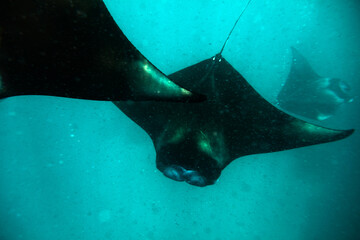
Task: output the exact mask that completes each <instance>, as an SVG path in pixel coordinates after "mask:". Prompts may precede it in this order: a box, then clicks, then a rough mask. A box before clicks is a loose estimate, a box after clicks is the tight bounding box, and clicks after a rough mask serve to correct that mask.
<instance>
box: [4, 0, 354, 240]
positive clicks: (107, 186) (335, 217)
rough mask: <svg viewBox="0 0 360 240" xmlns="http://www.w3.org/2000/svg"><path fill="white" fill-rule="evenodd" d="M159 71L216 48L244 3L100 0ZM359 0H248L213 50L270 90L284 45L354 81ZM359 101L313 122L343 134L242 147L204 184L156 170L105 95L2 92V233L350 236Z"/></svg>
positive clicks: (285, 66) (138, 135)
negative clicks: (283, 147) (275, 148)
mask: <svg viewBox="0 0 360 240" xmlns="http://www.w3.org/2000/svg"><path fill="white" fill-rule="evenodd" d="M106 4H107V5H108V7H109V9H110V11H111V13H112V14H113V16H114V18H115V19H116V21H117V23H118V24H119V26H120V27H121V29H122V30H123V31H124V33H125V34H126V35H127V36H128V38H129V39H130V40H131V41H132V42H133V43H134V45H135V46H136V47H137V48H138V49H139V50H140V51H141V52H142V53H144V55H145V56H146V57H147V58H148V59H149V60H150V61H151V62H153V63H154V64H155V65H156V66H157V67H158V68H159V69H160V70H162V71H163V72H165V73H167V74H169V73H172V72H174V71H177V70H179V69H181V68H183V67H186V66H189V65H192V64H195V63H197V62H199V61H201V60H204V59H206V58H209V57H211V56H213V55H215V54H216V53H218V52H219V51H220V49H221V46H222V44H223V42H224V40H225V39H226V36H227V34H228V32H229V31H230V29H231V27H232V25H233V23H234V22H235V20H236V18H237V17H238V15H239V13H240V12H241V10H242V8H243V7H244V6H245V5H246V1H214V0H212V1H209V0H206V1H205V0H196V1H195V0H194V1H169V0H168V1H167V0H159V1H155V2H154V1H144V0H136V1H135V0H134V1H133V0H132V1H124V0H112V1H110V0H107V1H106ZM359 38H360V2H359V1H357V0H349V1H343V0H326V1H325V0H315V1H314V0H312V1H310V0H303V1H297V0H286V1H285V0H273V1H259V0H253V2H252V3H251V4H250V6H249V8H248V9H247V10H246V12H245V14H244V15H243V17H242V18H241V20H240V22H239V23H238V25H237V27H236V29H235V30H234V33H233V34H232V36H231V38H230V40H229V42H228V45H227V47H226V49H225V51H224V53H223V55H224V57H225V58H226V59H227V60H228V61H229V62H230V63H231V64H232V65H233V66H234V67H235V68H236V69H237V70H238V71H240V72H241V73H242V75H243V76H244V77H245V78H246V79H248V81H249V82H250V83H251V84H252V85H253V86H254V87H255V88H256V89H257V90H258V91H259V92H260V93H261V94H262V95H263V96H264V97H265V98H266V99H267V100H269V101H271V102H274V101H275V97H276V95H277V93H278V91H279V89H280V86H281V84H282V83H283V82H284V81H285V79H286V77H287V74H288V71H289V67H290V63H291V52H290V46H295V47H296V48H297V49H299V50H300V51H301V52H302V53H303V54H304V55H305V56H306V57H307V58H308V59H309V61H310V62H311V64H312V66H313V67H314V69H316V71H317V72H318V73H319V74H320V75H324V76H332V77H338V78H341V79H343V80H344V81H346V82H348V83H349V84H350V85H352V88H353V94H354V95H359V92H360V81H359V80H360V79H359V75H360V61H359V59H360V45H359V42H360V41H359ZM359 109H360V108H359V99H358V98H355V101H354V103H352V104H349V105H347V106H345V107H344V108H342V109H341V110H340V111H339V112H338V113H337V115H336V116H334V117H333V118H332V119H330V120H328V121H325V122H323V125H325V126H329V127H334V128H356V129H357V130H358V131H357V132H355V134H354V135H352V136H351V137H349V138H347V139H345V140H342V141H338V142H334V143H329V144H323V145H317V146H312V147H307V148H302V149H297V150H291V151H285V152H279V153H272V154H262V155H254V156H247V157H243V158H241V159H239V160H236V161H234V162H233V163H231V164H230V165H229V166H228V167H227V168H226V169H225V170H224V171H223V173H222V175H221V177H220V180H219V182H218V183H216V184H215V185H213V186H209V187H206V188H198V187H193V186H190V185H188V184H184V183H179V182H175V181H172V180H169V179H168V178H165V177H164V176H163V175H162V174H161V173H160V172H159V171H158V170H156V167H155V151H154V149H153V145H152V143H151V140H150V138H149V137H148V136H147V135H146V133H145V132H144V131H142V130H141V128H140V127H138V126H137V125H135V124H134V123H133V122H131V121H130V120H129V119H128V118H127V117H126V116H124V114H122V113H121V112H120V111H119V110H118V109H117V108H116V107H115V106H114V105H113V104H112V103H106V102H95V101H84V100H73V99H64V98H55V97H40V96H36V97H35V96H31V97H30V96H28V97H15V98H9V99H5V100H2V101H1V102H0V123H1V125H0V187H1V188H0V189H1V193H0V239H4V240H8V239H9V240H12V239H31V240H42V239H44V240H45V239H46V240H47V239H134V240H135V239H199V240H201V239H214V240H215V239H216V240H217V239H250V240H259V239H262V240H268V239H277V240H282V239H284V240H290V239H294V240H298V239H299V240H300V239H301V240H302V239H306V240H308V239H313V240H322V239H327V240H328V239H346V240H347V239H360V233H359V231H358V229H359V227H360V206H359V204H358V203H359V200H358V199H359V197H358V195H359V194H360V188H359V187H360V161H359V159H360V150H359V146H360V145H359V142H360V135H359V129H360V123H359V122H360V121H359V119H360V113H359Z"/></svg>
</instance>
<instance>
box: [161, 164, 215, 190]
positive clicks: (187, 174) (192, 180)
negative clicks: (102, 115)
mask: <svg viewBox="0 0 360 240" xmlns="http://www.w3.org/2000/svg"><path fill="white" fill-rule="evenodd" d="M163 174H164V175H165V176H166V177H168V178H171V179H172V180H175V181H178V182H182V181H185V182H187V183H188V184H191V185H194V186H198V187H204V186H206V185H209V183H208V182H207V180H206V178H205V177H204V176H202V175H201V174H200V173H199V172H198V171H195V170H187V169H185V168H183V167H181V166H178V165H170V166H168V167H165V169H164V171H163Z"/></svg>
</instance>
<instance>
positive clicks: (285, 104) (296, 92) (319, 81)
mask: <svg viewBox="0 0 360 240" xmlns="http://www.w3.org/2000/svg"><path fill="white" fill-rule="evenodd" d="M291 50H292V55H293V58H292V63H291V69H290V73H289V75H288V78H287V80H286V82H285V84H284V86H283V87H282V88H281V90H280V92H279V94H278V97H277V102H278V105H279V107H280V108H282V109H284V110H286V111H289V112H292V113H295V114H297V115H300V116H303V117H307V118H310V119H315V120H320V121H321V120H325V119H327V118H329V117H331V116H333V115H334V114H335V113H336V111H337V110H338V109H339V108H340V107H341V106H342V105H344V104H346V103H349V102H352V101H353V97H352V96H351V94H350V89H351V88H350V86H349V84H347V83H346V82H345V81H343V80H341V79H338V78H330V77H321V76H319V75H318V74H317V73H316V72H315V71H314V70H313V69H312V67H311V66H310V64H309V62H308V61H307V60H306V59H305V57H304V56H303V55H302V54H300V52H299V51H298V50H296V49H295V48H294V47H292V48H291Z"/></svg>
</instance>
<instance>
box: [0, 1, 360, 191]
mask: <svg viewBox="0 0 360 240" xmlns="http://www.w3.org/2000/svg"><path fill="white" fill-rule="evenodd" d="M240 16H241V15H240ZM239 18H240V17H239ZM234 27H235V25H234ZM229 36H230V34H229ZM224 46H225V44H224ZM223 48H224V47H223ZM221 52H222V50H221V51H220V53H219V54H217V55H216V56H214V57H212V58H209V59H207V60H205V61H202V62H200V63H197V64H195V65H193V66H190V67H188V68H185V69H183V70H180V71H178V72H176V73H174V74H172V75H170V76H169V78H170V79H171V80H172V81H173V82H172V81H169V80H168V78H166V77H165V76H164V75H163V74H162V73H161V72H160V71H158V70H157V69H156V68H155V67H154V66H153V65H151V64H150V63H149V62H148V61H147V60H146V59H145V58H144V57H143V56H142V55H141V54H140V53H139V52H138V51H137V50H136V49H135V47H134V46H133V45H132V44H131V43H130V42H129V41H128V40H127V39H126V37H125V36H124V35H123V34H122V32H121V31H120V29H119V28H118V27H117V26H116V24H115V23H114V21H113V19H112V18H111V16H110V14H109V13H108V12H107V10H106V8H105V6H104V3H103V2H102V1H101V0H29V1H25V0H24V1H12V0H3V1H1V4H0V97H1V98H4V97H9V96H16V95H24V94H28V95H29V94H36V95H39V94H42V95H55V96H62V97H74V98H85V99H94V100H129V99H131V100H150V101H147V102H134V101H131V102H130V101H128V102H121V101H116V102H114V103H115V104H116V105H117V106H118V107H119V108H120V109H121V110H122V111H123V112H124V113H125V114H127V115H128V116H129V117H130V118H131V119H133V120H134V121H135V122H136V123H137V124H139V125H140V126H141V127H142V128H143V129H144V130H145V131H146V132H147V133H148V134H149V135H150V137H151V138H152V140H153V142H154V145H155V149H156V153H157V157H156V163H157V167H158V168H159V169H160V170H161V171H162V172H163V173H164V174H165V175H166V176H168V177H170V178H172V179H174V180H177V181H186V182H188V183H190V184H192V185H196V186H206V185H210V184H213V183H214V182H216V180H217V179H218V177H219V176H220V173H221V170H222V169H224V168H225V167H226V166H227V165H228V164H229V163H230V162H231V161H233V160H234V159H236V158H239V157H241V156H245V155H249V154H256V153H267V152H274V151H281V150H286V149H292V148H298V147H303V146H309V145H313V144H319V143H325V142H331V141H335V140H339V139H342V138H345V137H347V136H349V135H351V134H352V133H353V131H354V130H345V131H343V130H333V129H328V128H323V127H320V126H316V125H313V124H310V123H307V122H305V121H302V120H299V119H297V118H294V117H292V116H290V115H288V114H286V113H284V112H282V111H280V110H278V109H277V108H275V107H274V106H272V105H271V104H270V103H268V102H267V101H266V100H264V99H263V98H262V97H261V96H260V95H259V94H258V93H257V92H256V91H255V90H254V89H253V88H252V87H251V86H250V85H249V84H248V83H247V81H246V80H245V79H244V78H243V77H242V76H241V75H240V73H238V72H237V71H236V70H235V69H234V68H233V67H232V66H231V65H230V64H229V63H228V62H227V61H226V60H225V58H223V57H222V56H221ZM174 83H175V84H174ZM176 84H179V85H176ZM179 86H183V87H185V88H186V89H188V90H190V91H194V92H198V93H200V94H201V95H197V94H193V93H192V92H189V91H188V90H185V89H184V88H181V87H179ZM203 95H206V97H207V100H205V101H201V102H196V103H189V101H192V100H195V101H199V100H204V99H203V98H202V97H201V96H203ZM166 99H168V100H171V101H180V102H170V101H163V102H159V101H151V100H166Z"/></svg>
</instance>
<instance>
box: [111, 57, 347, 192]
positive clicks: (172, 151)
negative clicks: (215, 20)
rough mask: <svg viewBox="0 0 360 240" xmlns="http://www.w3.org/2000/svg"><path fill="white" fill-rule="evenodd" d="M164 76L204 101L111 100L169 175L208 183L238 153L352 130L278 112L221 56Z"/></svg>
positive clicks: (296, 144)
mask: <svg viewBox="0 0 360 240" xmlns="http://www.w3.org/2000/svg"><path fill="white" fill-rule="evenodd" d="M169 78H170V79H172V80H173V81H174V82H176V83H178V84H181V85H182V86H184V87H186V88H188V89H190V90H192V91H196V92H200V93H202V94H205V95H206V96H207V100H206V101H204V102H201V103H193V104H189V103H156V104H155V103H154V102H143V103H142V102H136V103H135V102H132V103H128V102H115V104H116V105H117V106H118V107H119V108H120V109H121V110H122V111H123V112H124V113H125V114H126V115H128V116H129V117H130V118H131V119H133V120H134V121H135V122H136V123H137V124H139V125H140V126H141V127H142V128H143V129H144V130H145V131H146V132H147V133H148V134H149V135H150V136H151V138H152V140H153V142H154V146H155V149H156V153H157V157H156V162H157V167H158V168H159V170H160V171H162V172H163V173H164V174H165V175H166V176H168V177H170V178H172V179H174V180H178V181H186V182H188V183H190V184H193V185H197V186H205V185H209V184H213V183H214V182H215V181H216V180H217V178H218V177H219V176H220V173H221V170H222V169H224V168H225V167H226V166H227V165H228V164H229V163H230V162H231V161H233V160H234V159H236V158H238V157H241V156H245V155H249V154H256V153H268V152H275V151H282V150H286V149H293V148H298V147H304V146H309V145H314V144H319V143H325V142H331V141H335V140H339V139H342V138H345V137H347V136H349V135H351V134H352V132H353V130H345V131H343V130H332V129H327V128H323V127H320V126H316V125H313V124H310V123H307V122H304V121H302V120H299V119H296V118H294V117H292V116H290V115H288V114H286V113H284V112H282V111H280V110H279V109H277V108H275V107H274V106H272V105H271V104H270V103H268V102H267V101H266V100H265V99H264V98H262V97H261V96H260V95H259V94H258V93H257V92H256V91H255V90H254V89H253V88H252V87H251V86H250V85H249V84H248V82H247V81H246V80H245V79H244V78H243V77H242V76H241V75H240V74H239V73H238V72H237V71H236V70H235V69H234V68H233V67H232V66H231V65H230V64H229V63H228V62H227V61H226V60H225V59H224V58H222V57H221V56H216V57H214V58H211V59H207V60H205V61H202V62H200V63H197V64H195V65H193V66H190V67H188V68H185V69H183V70H180V71H178V72H176V73H174V74H172V75H169Z"/></svg>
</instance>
